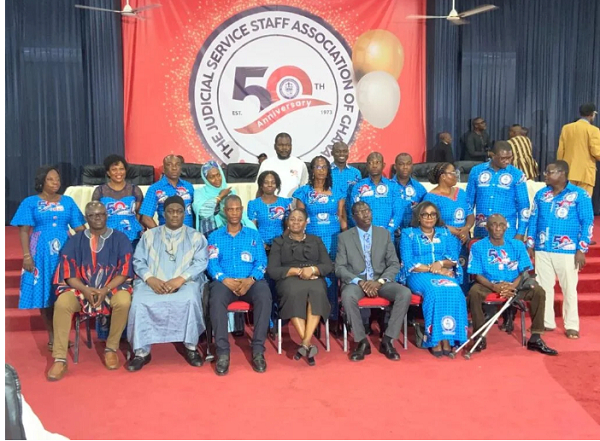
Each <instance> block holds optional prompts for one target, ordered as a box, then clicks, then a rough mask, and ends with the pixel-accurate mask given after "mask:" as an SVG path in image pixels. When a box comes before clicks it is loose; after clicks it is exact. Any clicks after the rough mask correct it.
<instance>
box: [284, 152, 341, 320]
mask: <svg viewBox="0 0 600 441" xmlns="http://www.w3.org/2000/svg"><path fill="white" fill-rule="evenodd" d="M308 173H309V178H308V184H306V185H303V186H302V187H300V188H298V189H297V190H296V191H295V192H294V194H293V195H292V196H293V197H294V199H296V206H297V207H298V208H302V209H304V210H306V212H307V213H308V224H307V226H306V233H307V234H313V235H315V236H318V237H320V238H321V240H322V241H323V243H324V244H325V248H327V252H328V253H329V257H330V258H331V260H332V261H333V262H335V255H336V253H337V239H338V234H339V233H340V231H345V230H346V228H347V223H346V210H345V205H344V204H345V198H346V195H344V194H341V193H339V194H335V193H334V192H333V185H332V179H331V164H329V161H328V160H327V158H325V157H324V156H316V157H314V158H313V160H312V161H311V162H310V169H309V170H308ZM325 280H326V282H327V297H328V298H329V302H330V303H331V314H330V318H331V319H332V320H337V319H338V293H337V280H336V278H335V276H334V275H330V276H328V277H326V279H325Z"/></svg>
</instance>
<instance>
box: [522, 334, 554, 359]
mask: <svg viewBox="0 0 600 441" xmlns="http://www.w3.org/2000/svg"><path fill="white" fill-rule="evenodd" d="M527 349H528V350H529V351H538V352H541V353H542V354H545V355H558V352H557V351H555V350H554V349H552V348H549V347H548V346H546V343H544V340H542V339H541V338H538V339H537V340H536V341H533V342H532V341H531V340H529V341H528V342H527Z"/></svg>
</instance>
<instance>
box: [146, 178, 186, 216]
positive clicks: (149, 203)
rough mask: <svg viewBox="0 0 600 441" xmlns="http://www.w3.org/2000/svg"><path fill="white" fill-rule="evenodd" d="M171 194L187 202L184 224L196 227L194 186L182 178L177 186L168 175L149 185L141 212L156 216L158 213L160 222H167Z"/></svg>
mask: <svg viewBox="0 0 600 441" xmlns="http://www.w3.org/2000/svg"><path fill="white" fill-rule="evenodd" d="M171 196H181V198H182V199H183V202H184V203H185V218H184V219H183V224H184V225H187V226H188V227H192V228H193V227H194V216H193V215H192V200H193V197H194V186H193V185H192V184H190V183H189V182H187V181H184V180H182V179H180V180H179V181H177V186H176V187H173V185H171V183H170V182H169V180H168V179H167V177H166V176H163V177H162V178H161V179H160V180H159V181H157V182H155V183H154V184H152V185H151V186H150V187H148V191H147V192H146V195H145V196H144V202H142V206H141V207H140V214H143V215H144V216H149V217H154V214H155V213H158V224H159V225H164V224H165V201H166V200H167V198H169V197H171Z"/></svg>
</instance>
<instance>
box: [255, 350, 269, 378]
mask: <svg viewBox="0 0 600 441" xmlns="http://www.w3.org/2000/svg"><path fill="white" fill-rule="evenodd" d="M252 369H254V372H258V373H259V374H262V373H263V372H266V370H267V360H265V354H263V353H262V352H261V353H257V354H254V355H252Z"/></svg>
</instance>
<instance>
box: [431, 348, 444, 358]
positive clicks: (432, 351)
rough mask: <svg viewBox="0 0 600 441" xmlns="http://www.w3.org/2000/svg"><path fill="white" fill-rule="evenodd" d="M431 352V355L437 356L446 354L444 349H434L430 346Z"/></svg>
mask: <svg viewBox="0 0 600 441" xmlns="http://www.w3.org/2000/svg"><path fill="white" fill-rule="evenodd" d="M429 352H430V353H431V355H433V356H434V357H435V358H442V355H444V353H443V352H442V351H434V350H433V348H429Z"/></svg>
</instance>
